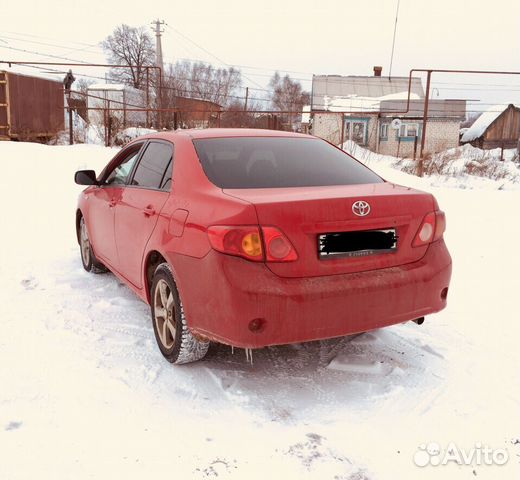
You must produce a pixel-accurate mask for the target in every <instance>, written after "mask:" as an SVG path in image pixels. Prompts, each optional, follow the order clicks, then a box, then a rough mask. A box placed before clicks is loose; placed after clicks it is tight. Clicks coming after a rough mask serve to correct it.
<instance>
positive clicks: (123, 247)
mask: <svg viewBox="0 0 520 480" xmlns="http://www.w3.org/2000/svg"><path fill="white" fill-rule="evenodd" d="M172 165H173V145H172V144H171V143H169V142H166V141H159V140H151V141H150V142H148V144H147V145H146V146H145V150H144V152H143V154H142V156H141V158H140V160H139V163H138V164H137V166H136V167H135V169H134V172H133V174H132V176H131V179H130V181H129V182H128V184H127V186H126V188H125V189H124V191H123V193H122V195H121V197H120V198H119V200H118V202H117V205H116V207H115V237H116V245H117V253H118V267H117V268H118V270H119V271H120V273H121V274H123V275H124V276H125V277H126V278H127V279H128V280H129V281H130V282H131V283H133V284H134V285H135V286H136V287H139V288H141V287H142V286H143V285H142V284H143V282H142V261H143V254H144V250H145V247H146V244H147V243H148V240H149V238H150V236H151V234H152V232H153V229H154V227H155V225H156V223H157V220H158V218H159V214H160V212H161V210H162V207H163V205H164V203H165V202H166V200H167V199H168V195H169V191H170V188H171V175H172Z"/></svg>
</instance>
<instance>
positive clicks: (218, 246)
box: [208, 225, 298, 262]
mask: <svg viewBox="0 0 520 480" xmlns="http://www.w3.org/2000/svg"><path fill="white" fill-rule="evenodd" d="M260 229H261V232H260ZM208 237H209V241H210V244H211V246H212V247H213V248H214V249H215V250H217V251H219V252H222V253H227V254H228V255H235V256H239V257H243V258H246V259H247V260H252V261H255V262H261V261H264V260H265V261H268V262H291V261H293V260H296V259H297V258H298V255H297V254H296V250H295V249H294V247H293V246H292V244H291V242H290V241H289V240H288V239H287V237H286V236H285V235H284V234H283V233H282V232H281V231H280V230H279V229H278V228H276V227H257V226H241V225H240V226H235V225H234V226H223V225H214V226H212V227H209V228H208ZM262 237H263V238H262Z"/></svg>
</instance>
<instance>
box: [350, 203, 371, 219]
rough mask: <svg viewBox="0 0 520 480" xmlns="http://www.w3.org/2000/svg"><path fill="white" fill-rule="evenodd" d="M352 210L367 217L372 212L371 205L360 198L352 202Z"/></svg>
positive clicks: (360, 215) (355, 213) (359, 215)
mask: <svg viewBox="0 0 520 480" xmlns="http://www.w3.org/2000/svg"><path fill="white" fill-rule="evenodd" d="M352 212H354V215H357V216H358V217H366V216H367V215H368V214H369V213H370V205H369V204H368V202H365V201H364V200H358V201H357V202H354V203H353V204H352Z"/></svg>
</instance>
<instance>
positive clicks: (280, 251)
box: [262, 227, 298, 262]
mask: <svg viewBox="0 0 520 480" xmlns="http://www.w3.org/2000/svg"><path fill="white" fill-rule="evenodd" d="M262 233H263V234H264V244H265V256H266V260H267V261H268V262H293V261H294V260H297V259H298V254H297V253H296V250H295V249H294V247H293V246H292V244H291V242H290V241H289V239H288V238H287V237H286V236H285V235H284V234H283V233H282V232H281V231H280V230H279V229H278V228H276V227H262Z"/></svg>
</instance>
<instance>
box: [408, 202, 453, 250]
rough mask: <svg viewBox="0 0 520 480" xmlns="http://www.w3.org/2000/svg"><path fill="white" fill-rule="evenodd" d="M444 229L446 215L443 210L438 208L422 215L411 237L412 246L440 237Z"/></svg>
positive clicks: (430, 241) (425, 243)
mask: <svg viewBox="0 0 520 480" xmlns="http://www.w3.org/2000/svg"><path fill="white" fill-rule="evenodd" d="M444 230H446V216H445V215H444V212H441V211H440V210H437V211H435V212H430V213H428V214H427V215H426V216H425V217H424V220H423V221H422V223H421V226H420V227H419V230H418V231H417V234H416V235H415V238H414V239H413V242H412V246H413V247H420V246H422V245H427V244H428V243H432V242H435V241H436V240H439V238H441V237H442V234H443V233H444Z"/></svg>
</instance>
